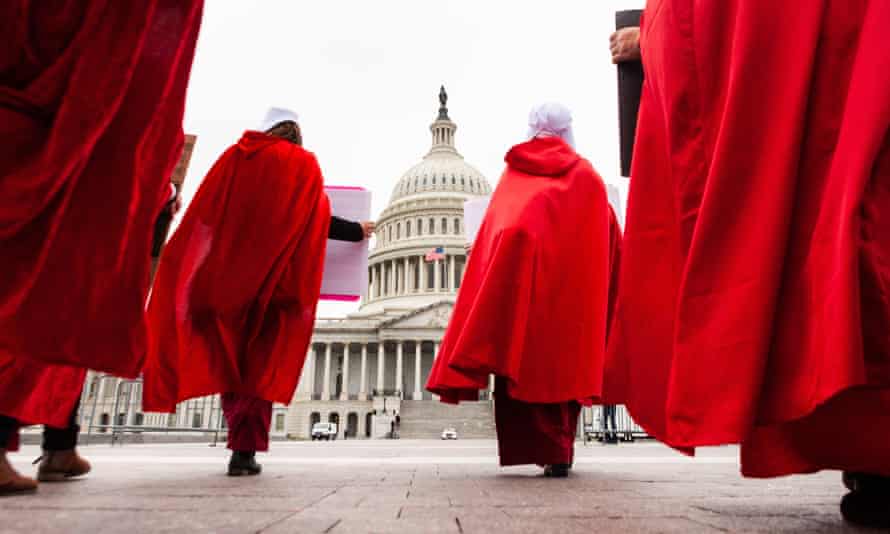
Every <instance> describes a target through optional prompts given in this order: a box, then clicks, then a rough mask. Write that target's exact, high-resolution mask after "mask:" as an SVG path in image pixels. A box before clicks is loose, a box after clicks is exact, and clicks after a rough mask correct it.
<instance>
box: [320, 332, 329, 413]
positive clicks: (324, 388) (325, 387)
mask: <svg viewBox="0 0 890 534" xmlns="http://www.w3.org/2000/svg"><path fill="white" fill-rule="evenodd" d="M321 400H331V344H330V343H325V345H324V383H323V384H322V385H321Z"/></svg>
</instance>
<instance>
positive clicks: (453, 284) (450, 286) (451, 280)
mask: <svg viewBox="0 0 890 534" xmlns="http://www.w3.org/2000/svg"><path fill="white" fill-rule="evenodd" d="M454 258H455V256H454V255H453V254H452V255H451V256H448V290H449V291H454V289H455V288H456V287H457V279H456V278H455V277H454Z"/></svg>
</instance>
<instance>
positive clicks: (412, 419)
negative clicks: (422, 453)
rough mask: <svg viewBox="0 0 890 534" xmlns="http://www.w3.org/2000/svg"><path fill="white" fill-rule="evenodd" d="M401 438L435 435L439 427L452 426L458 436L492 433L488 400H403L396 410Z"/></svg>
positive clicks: (439, 432) (481, 436)
mask: <svg viewBox="0 0 890 534" xmlns="http://www.w3.org/2000/svg"><path fill="white" fill-rule="evenodd" d="M399 415H400V416H401V431H400V433H399V435H400V437H401V438H402V439H439V438H441V436H442V430H443V429H445V428H454V429H455V430H456V431H457V435H458V438H459V439H491V438H494V437H495V429H494V411H493V409H492V404H491V402H488V401H480V402H462V403H460V404H458V405H456V406H455V405H452V404H443V403H441V402H438V401H428V400H427V401H420V400H418V401H413V400H403V401H402V405H401V409H400V413H399Z"/></svg>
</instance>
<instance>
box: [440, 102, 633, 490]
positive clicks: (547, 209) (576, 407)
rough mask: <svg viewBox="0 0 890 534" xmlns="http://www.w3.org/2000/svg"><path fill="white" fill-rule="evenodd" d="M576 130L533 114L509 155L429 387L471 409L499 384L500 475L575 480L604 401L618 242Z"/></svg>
mask: <svg viewBox="0 0 890 534" xmlns="http://www.w3.org/2000/svg"><path fill="white" fill-rule="evenodd" d="M571 124H572V116H571V113H570V112H569V110H568V109H566V108H565V107H564V106H562V105H560V104H544V105H542V106H538V107H536V108H535V109H534V110H532V112H531V114H530V116H529V133H528V140H527V141H525V142H523V143H520V144H518V145H516V146H514V147H513V148H511V149H510V151H509V152H508V153H507V155H506V158H505V159H506V162H507V168H506V170H505V171H504V174H503V175H502V177H501V180H500V183H499V185H498V187H497V190H496V191H495V193H494V195H493V196H492V199H491V204H490V205H489V207H488V210H487V212H486V214H485V218H484V221H483V222H482V227H481V228H480V230H479V235H478V237H477V238H476V240H475V242H474V244H473V247H472V253H471V254H470V259H469V262H468V264H467V271H466V276H465V277H464V281H463V282H462V284H461V289H460V292H459V294H458V297H457V303H456V304H455V307H454V314H453V316H452V319H451V322H450V323H449V325H448V329H447V331H446V333H445V337H444V339H443V341H442V346H441V351H440V354H439V357H438V358H437V359H436V361H435V363H434V367H433V370H432V373H431V375H430V378H429V382H428V383H427V389H428V390H430V391H431V392H433V393H435V394H437V395H439V396H440V397H441V400H442V402H446V403H457V402H460V401H473V400H478V399H479V391H480V390H485V389H488V385H489V375H490V374H494V375H495V392H494V398H495V423H496V427H497V435H498V447H499V454H500V462H501V465H519V464H538V465H541V466H544V474H545V475H547V476H552V477H565V476H568V474H569V469H570V468H571V466H572V462H573V457H574V441H575V433H576V431H577V428H578V425H577V421H578V414H579V412H580V410H581V405H582V404H590V402H591V401H592V400H593V399H597V398H598V397H599V396H600V394H601V388H602V381H603V364H604V352H605V347H606V331H607V326H608V318H609V302H610V299H609V294H610V285H611V282H610V279H611V269H612V264H613V252H614V251H615V250H616V247H617V242H616V241H615V240H614V239H613V237H615V236H617V238H619V239H620V232H616V231H615V230H614V227H617V220H616V218H615V216H614V213H612V209H611V208H610V206H609V203H608V201H607V197H606V188H605V185H604V184H603V181H602V179H600V177H599V175H598V174H597V173H596V171H595V170H594V169H593V167H592V166H591V164H590V163H589V162H588V161H587V160H585V159H583V158H582V157H581V156H579V155H578V153H577V152H576V151H575V148H574V139H573V135H572V127H571ZM613 225H614V227H613ZM569 229H570V231H568V230H569Z"/></svg>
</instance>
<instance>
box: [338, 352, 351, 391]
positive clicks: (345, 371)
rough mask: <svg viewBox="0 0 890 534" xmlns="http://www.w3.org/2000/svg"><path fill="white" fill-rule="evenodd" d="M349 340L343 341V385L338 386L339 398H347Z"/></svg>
mask: <svg viewBox="0 0 890 534" xmlns="http://www.w3.org/2000/svg"><path fill="white" fill-rule="evenodd" d="M351 347H352V344H351V343H350V342H348V341H347V342H346V343H343V385H342V387H341V388H340V400H349V352H350V351H349V349H350V348H351Z"/></svg>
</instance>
